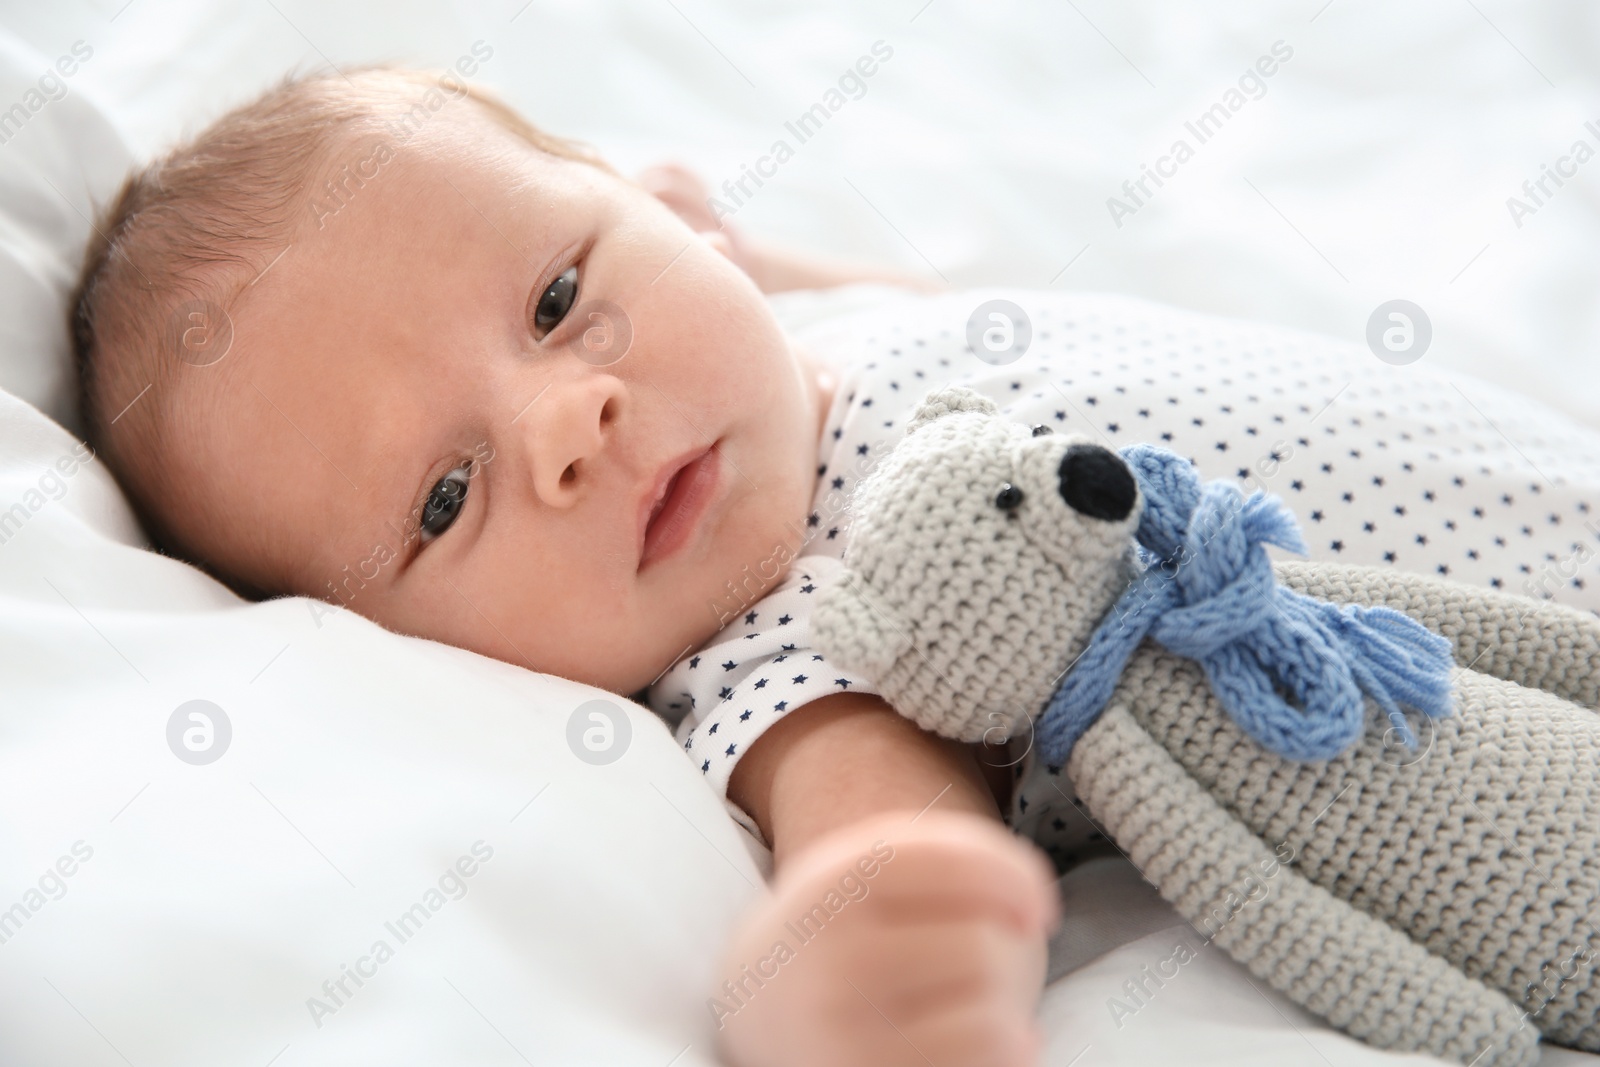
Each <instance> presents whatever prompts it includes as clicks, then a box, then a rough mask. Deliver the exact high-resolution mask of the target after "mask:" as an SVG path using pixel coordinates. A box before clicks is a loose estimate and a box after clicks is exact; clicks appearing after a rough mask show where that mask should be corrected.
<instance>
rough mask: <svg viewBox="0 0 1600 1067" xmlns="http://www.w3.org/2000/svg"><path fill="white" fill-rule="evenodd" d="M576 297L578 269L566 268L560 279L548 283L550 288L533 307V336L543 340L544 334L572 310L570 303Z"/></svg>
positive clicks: (558, 323)
mask: <svg viewBox="0 0 1600 1067" xmlns="http://www.w3.org/2000/svg"><path fill="white" fill-rule="evenodd" d="M577 296H578V268H577V267H568V268H567V269H566V272H565V273H564V274H562V275H561V277H559V278H557V279H556V280H555V281H553V282H551V283H550V288H548V289H546V290H545V291H544V295H543V296H541V297H540V298H539V303H538V304H537V305H536V306H535V307H534V309H533V332H534V334H535V335H536V336H538V337H540V338H543V337H544V335H545V334H547V333H549V332H550V331H551V330H553V329H555V328H556V327H557V326H558V325H560V323H561V320H562V319H564V318H566V317H567V312H569V311H571V310H572V302H573V301H574V300H575V299H577Z"/></svg>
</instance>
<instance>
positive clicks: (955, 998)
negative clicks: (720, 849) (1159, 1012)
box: [712, 811, 1060, 1067]
mask: <svg viewBox="0 0 1600 1067" xmlns="http://www.w3.org/2000/svg"><path fill="white" fill-rule="evenodd" d="M911 820H912V813H909V812H894V813H890V814H888V815H881V816H875V817H873V818H871V819H865V820H862V821H860V822H855V823H852V824H850V825H848V826H846V827H844V828H842V829H840V830H836V831H834V832H832V833H830V834H828V835H827V836H825V837H822V838H819V839H818V840H817V841H816V842H814V843H813V844H811V845H810V846H808V847H807V848H806V849H805V850H804V852H802V853H799V854H797V855H795V856H794V857H793V858H792V859H791V860H790V861H789V862H788V863H787V864H786V865H785V866H784V868H783V869H782V871H781V873H780V875H779V877H778V879H777V882H776V885H775V886H774V892H773V895H772V896H771V897H769V898H768V899H767V900H766V901H764V902H763V903H762V904H761V905H760V906H759V907H758V908H757V909H756V911H755V912H754V913H753V914H751V915H750V916H749V917H748V918H747V919H746V920H745V922H744V923H743V924H742V925H741V927H740V928H739V930H738V931H737V932H736V933H735V935H734V938H733V941H732V944H731V945H730V946H729V951H728V955H727V956H726V957H725V962H724V966H723V972H724V977H725V978H726V979H727V981H728V983H729V984H724V985H723V986H722V987H721V988H720V989H719V990H717V996H716V998H715V1000H714V1001H713V1002H712V1011H713V1014H714V1015H716V1016H717V1017H718V1020H719V1023H720V1033H719V1037H720V1038H721V1041H722V1044H723V1051H724V1053H725V1054H726V1056H727V1057H728V1059H729V1060H730V1061H732V1062H733V1063H735V1064H738V1065H739V1067H850V1065H855V1064H861V1065H871V1067H891V1065H896V1064H906V1065H923V1064H927V1063H929V1062H935V1063H938V1064H939V1065H940V1067H966V1065H979V1064H982V1065H986V1067H987V1065H994V1067H1026V1065H1031V1064H1033V1063H1035V1062H1036V1060H1037V1057H1038V1051H1039V1048H1040V1043H1041V1038H1040V1035H1039V1033H1038V1028H1037V1024H1036V1023H1035V1022H1034V1009H1035V1007H1036V1005H1037V1002H1038V998H1039V991H1040V986H1041V984H1042V982H1043V980H1044V972H1045V946H1046V941H1047V940H1048V938H1049V935H1050V933H1051V932H1052V931H1053V930H1054V929H1055V927H1056V926H1057V924H1058V923H1059V919H1060V916H1059V905H1058V903H1057V897H1056V889H1055V885H1054V881H1053V876H1052V873H1051V871H1050V869H1049V866H1048V864H1047V863H1046V862H1045V860H1044V858H1043V856H1042V855H1041V854H1040V853H1039V852H1038V851H1037V850H1036V849H1034V848H1033V847H1031V846H1030V845H1028V844H1026V843H1024V842H1022V841H1020V840H1018V839H1017V838H1015V837H1013V836H1012V835H1011V834H1010V833H1009V832H1008V831H1006V830H1005V829H1004V828H1003V827H1001V826H998V825H996V824H995V823H993V822H991V821H989V820H987V819H984V818H982V817H979V816H977V815H971V814H966V813H954V812H952V813H945V812H936V811H927V812H925V813H924V814H922V815H921V816H918V817H917V819H916V821H915V822H913V821H911ZM719 1005H720V1006H719Z"/></svg>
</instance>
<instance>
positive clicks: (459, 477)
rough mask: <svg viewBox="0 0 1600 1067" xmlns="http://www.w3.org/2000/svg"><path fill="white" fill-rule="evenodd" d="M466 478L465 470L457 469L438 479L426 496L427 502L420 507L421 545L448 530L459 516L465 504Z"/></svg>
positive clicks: (462, 468)
mask: <svg viewBox="0 0 1600 1067" xmlns="http://www.w3.org/2000/svg"><path fill="white" fill-rule="evenodd" d="M468 476H469V475H468V471H467V468H465V467H457V468H456V469H455V470H453V471H451V472H450V473H449V474H446V475H445V476H444V477H443V478H440V479H439V483H438V484H437V485H435V486H434V487H433V492H431V493H429V494H428V502H427V503H426V504H424V505H423V506H422V522H421V533H422V543H423V544H427V543H428V542H429V541H432V540H433V539H434V538H435V537H438V536H439V535H440V534H442V533H444V532H445V531H446V530H448V529H449V528H450V524H451V523H453V522H455V521H456V516H457V515H459V514H461V506H462V505H463V504H465V503H466V502H467V478H468Z"/></svg>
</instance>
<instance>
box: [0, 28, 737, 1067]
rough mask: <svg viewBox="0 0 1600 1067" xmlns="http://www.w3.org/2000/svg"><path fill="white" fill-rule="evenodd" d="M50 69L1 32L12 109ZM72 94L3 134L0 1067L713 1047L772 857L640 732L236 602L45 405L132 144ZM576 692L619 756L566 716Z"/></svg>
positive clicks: (361, 630) (446, 661)
mask: <svg viewBox="0 0 1600 1067" xmlns="http://www.w3.org/2000/svg"><path fill="white" fill-rule="evenodd" d="M53 59H54V57H44V56H39V55H37V54H32V53H29V52H28V51H27V50H26V49H25V48H22V47H20V46H18V45H17V43H16V42H15V40H14V39H12V38H10V37H9V36H8V35H6V34H4V33H0V100H21V99H24V96H25V93H26V88H27V87H28V86H36V85H37V83H38V80H39V77H40V75H41V74H42V73H44V72H45V71H46V70H48V69H50V68H51V65H52V63H53ZM67 85H68V86H69V90H68V92H67V94H66V95H65V97H63V98H61V99H58V100H54V101H51V102H49V103H47V104H45V105H44V106H43V107H41V108H40V109H39V111H38V112H37V113H32V112H30V113H29V115H28V118H27V120H26V122H25V123H24V124H23V126H22V128H21V130H20V132H19V133H17V134H16V135H15V136H13V137H12V139H11V140H10V141H9V142H7V143H6V144H5V145H4V146H3V148H0V204H3V205H4V210H0V272H3V273H0V300H3V301H4V306H3V310H0V319H3V321H4V324H5V325H4V333H3V334H0V386H3V387H4V389H5V390H6V391H5V392H0V649H3V650H4V652H3V654H0V655H3V662H4V665H5V666H4V679H5V682H6V693H5V698H4V700H3V701H0V812H4V813H5V814H4V816H3V822H0V825H3V826H4V827H5V829H6V833H5V835H4V838H3V841H0V1004H3V1005H4V1007H3V1008H0V1063H4V1064H21V1063H31V1064H41V1065H42V1064H84V1063H102V1062H116V1061H118V1060H126V1061H127V1062H131V1063H138V1064H147V1063H148V1064H154V1063H165V1064H174V1065H176V1064H217V1063H234V1062H243V1063H260V1064H266V1063H268V1062H276V1063H278V1064H280V1067H286V1065H290V1064H294V1065H305V1064H340V1065H344V1064H350V1063H384V1064H395V1065H400V1064H417V1065H419V1067H420V1065H424V1064H426V1065H428V1067H436V1065H438V1064H440V1063H458V1064H474V1065H476V1064H500V1063H504V1064H524V1063H526V1062H530V1061H531V1062H539V1063H551V1062H591V1063H593V1062H635V1063H655V1064H663V1065H664V1064H667V1063H668V1062H673V1063H674V1064H675V1065H677V1067H683V1065H690V1064H705V1063H709V1062H711V1061H712V1055H711V1053H712V1047H713V1038H714V1034H713V1031H712V1028H711V1017H710V1015H709V1013H708V1012H707V1010H706V1007H705V1001H706V997H707V994H708V991H709V989H710V983H711V975H712V969H713V964H714V962H715V957H716V954H717V953H718V951H720V949H721V947H722V945H723V943H724V939H725V937H726V936H727V933H728V930H729V925H730V923H731V922H732V921H733V920H734V918H735V917H736V916H737V915H738V914H739V913H740V911H741V910H743V908H744V907H745V905H746V904H747V903H748V901H749V900H750V899H751V898H752V897H753V895H754V894H755V893H756V892H757V889H758V887H759V886H760V885H761V875H760V873H759V871H758V869H757V866H756V864H755V862H754V861H753V860H752V857H751V854H750V853H748V852H747V851H746V850H745V849H746V845H745V841H744V839H743V835H742V834H741V833H740V832H739V831H738V830H737V828H736V827H735V826H734V824H733V823H732V822H731V821H730V820H729V819H728V818H727V816H726V815H725V814H724V812H723V808H722V806H721V804H720V802H718V801H717V800H716V799H715V798H714V797H713V796H712V794H711V793H710V791H708V790H707V789H706V788H705V785H704V783H703V782H702V781H701V778H700V774H699V772H698V771H696V770H695V768H694V767H693V766H692V765H691V764H690V763H689V761H688V760H686V759H685V758H684V757H683V754H682V752H681V751H680V750H679V748H678V746H677V744H676V743H675V742H674V741H673V739H672V737H671V735H670V733H669V732H668V730H667V728H666V726H665V725H664V724H663V723H662V722H661V721H660V720H659V719H657V718H656V717H655V716H653V715H652V714H650V713H649V712H648V711H646V710H645V709H643V708H641V707H639V706H638V705H635V704H632V703H630V702H629V701H626V700H623V699H620V698H617V697H615V696H611V695H610V694H606V693H604V692H602V691H600V690H596V689H592V688H589V687H586V686H582V685H577V684H575V683H572V682H568V681H564V680H562V679H558V678H554V677H551V676H547V675H540V674H534V673H532V672H529V671H525V670H522V669H520V668H517V667H513V666H509V665H507V664H504V663H500V662H497V661H494V660H490V659H486V658H484V657H480V656H477V655H474V654H472V653H468V652H463V651H460V650H458V649H454V648H449V647H446V646H444V645H440V644H436V643H434V642H430V641H423V640H417V639H413V638H407V637H401V636H398V635H396V634H393V633H390V632H388V631H386V630H383V629H382V628H380V627H378V626H376V625H374V624H372V623H370V622H367V621H366V620H364V619H362V618H360V617H359V616H356V615H354V614H352V613H350V612H347V611H344V610H342V609H335V608H331V607H328V606H326V605H322V604H320V603H318V602H315V601H310V600H305V599H282V600H276V601H271V602H268V603H263V604H248V603H245V602H244V601H242V600H240V599H239V598H238V597H236V596H234V595H233V594H232V593H231V592H229V591H228V590H227V589H225V588H224V587H223V586H221V585H220V584H218V583H217V582H215V581H213V580H212V579H210V578H208V577H207V576H205V575H204V574H203V573H201V572H200V571H199V570H197V569H196V568H193V567H190V566H188V565H186V564H183V563H180V562H178V561H176V560H173V559H169V558H166V557H164V556H161V555H157V554H156V553H154V552H150V551H148V550H146V549H144V548H143V547H142V545H143V544H144V541H143V538H142V535H141V534H140V531H139V528H138V526H137V524H136V522H135V521H134V518H133V516H132V514H131V512H130V510H129V508H128V506H127V503H126V501H125V500H124V499H123V497H122V496H121V494H120V493H119V491H118V490H117V487H116V485H115V483H114V481H113V480H112V479H111V477H110V476H109V474H108V472H107V471H106V470H105V469H104V467H103V465H102V464H100V463H99V462H98V461H95V460H93V459H92V458H89V459H85V457H86V456H87V450H86V449H85V448H84V446H82V445H81V444H80V443H79V442H77V441H76V440H75V439H74V438H73V437H72V436H71V435H69V434H68V433H67V432H66V431H65V430H63V428H62V426H60V425H57V423H58V422H59V423H66V424H71V423H72V422H73V421H75V420H73V419H72V417H71V406H72V388H71V385H70V381H71V376H70V366H69V364H68V351H69V350H68V346H67V335H66V321H65V316H66V301H67V296H68V293H69V291H70V288H71V285H72V281H73V278H74V274H75V271H76V269H77V264H78V256H79V254H80V253H81V249H82V246H83V243H84V240H85V238H86V236H87V234H88V232H89V223H88V220H87V216H89V215H90V214H91V213H92V209H91V206H90V203H89V200H90V195H91V194H93V195H94V196H97V197H99V198H100V199H102V200H104V199H105V198H107V197H109V196H110V195H111V193H112V191H114V189H115V187H116V184H117V182H118V181H119V180H120V178H121V175H122V173H123V170H124V168H125V167H126V165H127V163H128V155H127V152H126V150H125V149H124V148H123V147H122V145H121V141H120V139H119V138H118V137H117V135H116V132H115V131H114V129H113V128H112V126H111V124H110V123H109V122H108V121H107V120H106V119H105V117H104V116H103V115H102V114H101V113H100V112H99V111H97V110H96V109H95V108H94V107H93V106H92V105H91V104H90V103H89V102H88V101H86V100H84V99H83V98H82V97H81V96H80V95H79V94H78V93H76V91H74V90H72V89H71V88H70V79H69V80H67ZM18 398H21V399H18ZM24 401H26V403H25V402H24ZM30 404H31V405H34V406H30ZM41 412H42V413H41ZM47 415H48V416H49V418H47V417H46V416H47ZM52 418H53V419H55V420H56V422H52V421H51V419H52ZM595 699H605V700H607V701H608V702H609V704H610V706H611V707H612V708H614V709H616V710H615V712H614V714H615V716H616V721H615V724H614V727H613V728H614V729H615V730H616V731H617V732H616V733H615V734H614V735H613V748H612V751H613V752H617V753H620V756H619V758H617V759H616V760H615V761H614V762H611V763H609V764H603V765H598V764H593V763H591V762H588V761H586V760H585V759H581V758H580V756H579V753H580V752H584V753H587V752H588V750H587V749H586V748H584V746H583V745H582V744H581V743H575V742H574V741H573V740H572V738H573V733H572V731H571V730H570V729H569V724H570V723H571V722H572V720H573V717H574V715H575V714H576V713H578V712H579V710H580V708H583V706H584V705H586V704H587V702H589V701H592V700H595ZM197 700H199V701H207V702H210V704H211V705H213V706H214V707H215V708H219V709H220V710H221V714H220V715H219V714H218V713H217V712H216V711H215V710H209V709H208V710H207V715H208V719H209V724H210V725H209V729H210V734H209V738H208V737H207V720H206V719H199V720H196V719H189V718H188V714H189V712H190V711H191V710H192V709H190V708H187V707H185V706H186V705H188V704H189V703H190V702H191V701H197ZM180 709H183V710H182V712H181V713H180ZM175 718H176V726H174V725H173V723H174V720H175ZM224 720H226V723H227V731H228V733H229V735H230V736H229V737H228V739H227V741H226V744H224V743H223V740H222V738H223V730H222V723H223V721H224ZM587 725H589V720H588V719H587V718H586V717H584V716H580V717H579V719H578V726H579V728H580V730H581V728H583V727H585V726H587ZM624 730H625V731H626V733H627V734H628V735H629V737H628V739H627V741H626V742H624V741H623V740H622V737H623V731H624ZM191 731H193V732H191ZM186 733H187V734H188V736H187V737H186V736H185V735H186ZM208 741H209V747H207V743H208ZM188 745H193V746H195V747H198V748H199V749H200V750H201V754H202V755H204V754H207V753H216V752H220V753H221V755H220V757H219V758H217V759H215V761H214V762H209V763H194V762H191V760H193V759H196V758H199V757H198V756H196V755H194V754H193V753H192V752H191V749H190V747H187V746H188ZM180 754H181V755H180ZM184 757H187V758H184ZM457 864H460V867H459V868H457V867H456V866H455V865H457ZM413 906H416V907H417V908H418V909H420V910H416V911H412V912H411V913H410V914H412V916H413V918H412V919H411V920H410V921H409V923H408V924H407V925H405V926H397V927H396V928H395V929H391V928H390V926H389V925H387V924H391V923H397V922H399V920H400V918H401V917H402V916H403V915H405V914H407V913H408V909H412V908H413ZM402 935H404V938H403V939H402ZM380 941H381V942H385V943H386V944H387V946H388V949H389V950H390V951H391V952H392V956H390V955H387V954H385V953H383V952H378V953H377V954H376V955H374V950H375V948H376V946H377V944H378V942H380ZM380 956H381V957H383V958H382V959H380V958H379V957H380ZM346 966H348V967H350V968H352V969H357V970H359V971H365V972H367V975H368V976H367V977H365V978H362V979H361V982H362V983H363V984H360V985H358V984H356V980H355V979H351V978H349V977H348V976H347V974H346V971H345V969H344V968H345V967H346ZM341 980H342V981H343V983H344V988H343V990H340V989H339V987H338V984H337V983H338V982H340V981H341ZM324 982H327V983H329V986H328V987H327V988H325V987H324ZM680 1054H681V1055H680ZM674 1057H677V1058H676V1059H674Z"/></svg>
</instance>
